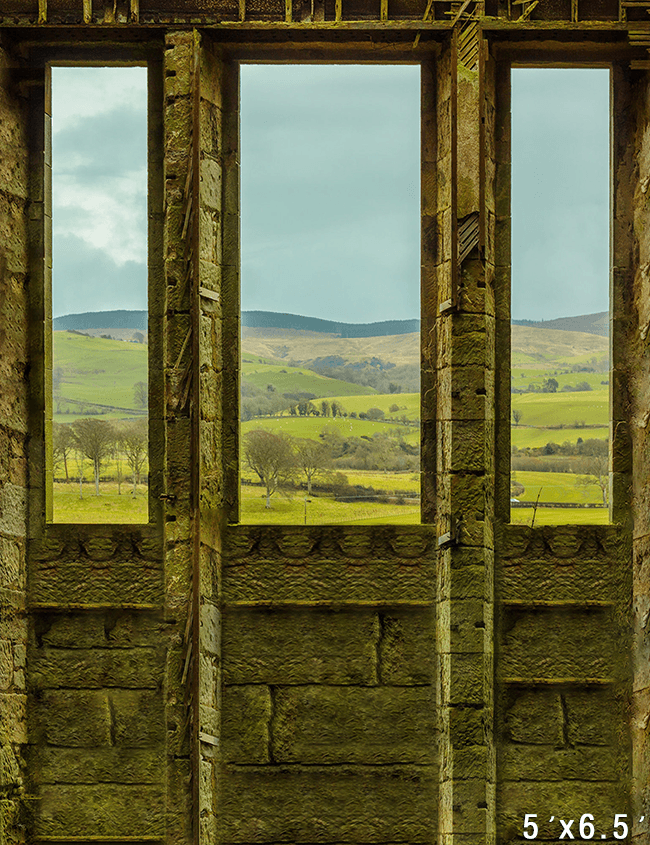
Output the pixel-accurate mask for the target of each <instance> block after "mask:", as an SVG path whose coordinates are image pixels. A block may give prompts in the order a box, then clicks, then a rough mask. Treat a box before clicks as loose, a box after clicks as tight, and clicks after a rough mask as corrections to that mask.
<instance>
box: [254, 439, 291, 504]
mask: <svg viewBox="0 0 650 845" xmlns="http://www.w3.org/2000/svg"><path fill="white" fill-rule="evenodd" d="M243 452H244V461H245V462H246V466H248V467H249V469H251V470H252V471H253V472H254V473H255V474H256V475H257V477H258V478H259V480H260V481H261V482H262V484H263V485H264V486H265V487H266V507H267V508H270V507H271V496H272V495H273V493H275V491H276V490H277V489H278V487H280V485H281V484H283V483H284V482H285V481H286V480H287V479H288V478H289V477H290V476H291V474H292V471H293V468H294V464H295V459H294V454H293V449H292V448H291V440H290V438H289V437H287V436H286V435H285V434H273V433H272V432H270V431H264V430H262V429H257V430H256V431H250V432H249V433H248V434H247V435H246V436H245V437H244V442H243Z"/></svg>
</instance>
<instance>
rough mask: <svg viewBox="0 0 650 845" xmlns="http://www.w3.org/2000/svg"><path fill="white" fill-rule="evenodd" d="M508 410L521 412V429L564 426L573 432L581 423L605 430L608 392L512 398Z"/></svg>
mask: <svg viewBox="0 0 650 845" xmlns="http://www.w3.org/2000/svg"><path fill="white" fill-rule="evenodd" d="M512 408H513V410H514V409H518V410H520V411H521V412H522V414H523V416H522V419H521V422H522V424H523V425H533V426H559V425H565V426H567V427H569V428H574V427H576V426H575V423H576V422H584V423H585V424H586V425H599V426H607V425H608V424H609V389H608V388H607V387H603V388H601V389H600V390H589V391H585V392H584V393H525V394H522V395H514V396H513V397H512ZM583 436H585V435H583ZM587 436H588V435H587ZM558 437H561V433H560V432H558Z"/></svg>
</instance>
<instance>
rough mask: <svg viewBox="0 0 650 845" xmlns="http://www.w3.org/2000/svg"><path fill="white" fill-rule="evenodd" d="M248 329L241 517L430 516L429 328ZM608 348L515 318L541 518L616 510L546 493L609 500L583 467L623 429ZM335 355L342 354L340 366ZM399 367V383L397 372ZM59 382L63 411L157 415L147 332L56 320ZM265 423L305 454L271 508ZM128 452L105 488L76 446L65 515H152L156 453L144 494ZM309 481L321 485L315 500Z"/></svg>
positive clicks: (520, 482)
mask: <svg viewBox="0 0 650 845" xmlns="http://www.w3.org/2000/svg"><path fill="white" fill-rule="evenodd" d="M107 333H110V330H109V331H108V332H107ZM307 334H308V333H307ZM242 343H243V352H242V373H241V375H242V423H241V443H242V454H241V465H240V472H241V478H242V482H243V483H242V485H241V508H240V511H241V521H242V522H245V523H249V524H256V523H282V524H302V523H304V521H305V510H306V517H307V522H308V523H312V524H316V523H319V524H325V523H331V524H352V523H359V524H374V523H377V524H379V523H396V524H402V523H404V524H406V523H417V522H418V521H419V518H420V517H419V493H420V480H419V457H418V453H419V441H420V428H419V417H420V394H419V393H418V392H417V391H416V390H414V388H413V375H412V374H413V371H414V368H416V367H417V364H418V361H419V339H418V336H417V335H404V336H395V337H392V338H391V337H381V338H337V337H333V336H322V337H319V336H318V335H316V334H315V333H312V334H311V335H310V336H307V335H306V336H302V335H301V333H299V332H293V333H291V332H288V333H287V335H286V336H284V335H283V334H282V333H281V332H280V331H278V330H276V331H275V333H268V336H267V335H265V333H264V331H263V330H247V333H245V335H244V339H243V342H242ZM606 355H607V339H606V338H603V337H600V336H597V335H588V334H584V333H581V332H563V331H558V330H544V329H539V328H528V327H519V326H515V327H513V353H512V360H513V369H512V379H511V382H512V388H513V393H512V401H511V406H512V410H513V411H515V412H516V413H517V415H518V421H517V424H515V421H514V419H513V424H512V426H511V443H512V447H513V468H514V467H515V466H519V467H522V466H523V467H526V468H523V469H522V468H519V469H516V471H515V472H513V479H512V480H513V493H512V496H513V498H516V499H519V500H520V501H522V502H527V503H532V502H534V501H535V500H536V499H537V495H538V493H539V507H538V509H537V512H536V515H535V523H536V524H539V525H542V524H564V523H590V522H604V521H605V522H606V521H607V519H608V511H607V509H606V508H603V507H598V508H584V507H583V508H568V507H567V508H550V507H544V505H545V504H546V503H556V504H567V505H568V504H577V505H587V504H598V503H602V492H601V487H600V486H599V485H598V483H597V478H596V477H593V478H591V482H592V483H589V484H585V483H582V481H584V479H585V478H587V477H588V476H587V475H585V473H587V472H591V469H590V468H589V467H590V463H589V462H590V461H592V462H593V461H594V460H595V458H594V457H593V455H595V452H594V447H593V446H592V445H591V444H593V443H594V442H595V441H598V442H599V443H601V444H602V447H599V448H600V452H599V454H601V453H602V450H603V449H605V450H606V446H605V443H606V441H607V439H608V436H609V434H608V431H609V430H608V421H609V384H608V380H609V376H608V372H607V366H606ZM324 356H329V357H324ZM324 360H326V361H332V362H334V363H333V365H332V366H331V367H329V368H328V367H325V366H324V365H323V361H324ZM312 367H313V368H312ZM390 379H394V381H395V383H394V384H393V383H391V384H390V385H389V380H390ZM53 382H54V403H53V405H54V407H53V411H54V420H55V422H57V423H63V424H69V423H72V422H73V421H75V420H78V419H84V418H90V419H97V420H101V421H108V422H111V423H114V424H119V425H122V426H126V427H128V426H129V425H130V424H133V421H135V420H137V419H142V418H143V417H146V407H143V404H142V399H141V397H140V399H139V398H138V394H137V389H136V388H137V384H138V383H144V384H146V383H147V345H146V343H133V342H128V341H126V340H115V339H108V338H101V337H87V336H84V335H81V334H78V333H75V332H64V331H57V332H54V333H53ZM400 382H403V383H400ZM551 383H553V387H552V389H551V390H549V389H548V387H549V384H551ZM388 386H390V391H389V390H388V389H387V388H388ZM563 388H564V389H563ZM569 388H571V389H569ZM576 388H579V389H576ZM368 417H370V418H368ZM260 432H262V434H261V435H260ZM260 437H261V441H260V442H261V443H263V444H265V445H267V446H268V445H269V444H272V445H273V448H274V449H276V450H277V448H278V447H279V448H280V450H281V451H282V449H284V450H285V452H287V454H288V453H289V452H290V453H291V455H292V457H291V458H290V459H289V458H287V455H285V456H284V458H283V460H284V461H285V464H286V462H287V461H289V463H291V462H293V463H292V464H291V466H290V467H288V465H287V466H285V467H284V469H283V470H280V471H279V473H278V475H277V478H276V479H275V482H273V483H271V484H270V488H273V489H270V490H269V495H268V501H269V504H270V507H269V508H267V507H266V504H267V490H266V485H265V484H263V483H261V481H260V475H259V473H258V472H255V471H254V468H253V464H254V463H255V461H254V460H250V459H249V457H250V456H249V457H247V454H246V449H247V448H249V447H248V446H247V445H246V444H250V443H252V439H251V438H253V439H254V438H257V439H258V440H259V439H260ZM265 438H266V439H265ZM552 444H557V446H553V445H552ZM250 448H252V447H250ZM590 449H591V451H590ZM301 450H302V451H301ZM558 450H559V451H558ZM596 451H598V450H596ZM307 453H308V454H307ZM583 453H584V454H583ZM306 455H307V457H306ZM305 462H306V464H305ZM310 462H311V464H314V467H312V470H309V469H308V467H309V466H310V465H311V464H310ZM527 462H528V463H527ZM121 463H122V474H123V477H124V483H123V484H122V493H121V495H120V494H118V487H117V483H116V479H117V474H118V464H117V462H116V454H115V452H114V450H113V452H112V453H110V454H106V455H105V456H104V458H103V462H102V468H101V477H102V478H103V479H104V480H103V481H102V482H101V484H100V495H99V496H95V488H94V479H93V472H92V466H91V463H90V461H89V460H88V459H86V460H85V462H84V483H83V498H80V497H79V484H78V475H79V470H78V463H77V462H76V460H75V454H74V453H72V452H71V453H70V455H69V456H68V474H69V476H70V478H71V479H73V483H70V484H66V483H63V481H62V479H63V478H64V477H65V474H64V471H63V467H62V464H61V461H60V460H59V462H58V464H56V465H55V479H56V481H55V484H54V514H55V516H54V519H55V521H56V522H136V523H137V522H146V521H147V488H146V485H145V483H144V482H145V481H146V475H147V466H146V463H145V465H144V466H143V468H142V475H141V477H142V481H143V483H142V484H141V485H140V486H139V487H138V490H137V495H136V496H135V497H133V496H132V495H131V486H132V485H131V479H132V473H131V472H130V470H129V467H128V466H127V465H126V464H125V461H124V459H123V458H122V461H121ZM529 464H530V466H529ZM316 465H318V466H316ZM258 466H259V465H258ZM305 466H306V467H307V468H305ZM558 467H559V469H558ZM545 470H548V471H545ZM559 470H568V471H559ZM310 472H311V476H310V475H309V473H310ZM581 479H582V481H581ZM309 484H311V485H312V486H313V490H312V492H311V494H310V496H309V498H310V501H309V502H307V503H305V497H306V495H307V492H306V491H307V487H308V485H309ZM532 515H533V509H532V507H521V508H519V507H513V508H512V514H511V519H512V522H515V523H519V522H526V523H528V524H530V521H531V519H532Z"/></svg>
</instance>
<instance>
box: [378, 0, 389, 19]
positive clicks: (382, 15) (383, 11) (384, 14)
mask: <svg viewBox="0 0 650 845" xmlns="http://www.w3.org/2000/svg"><path fill="white" fill-rule="evenodd" d="M379 20H382V21H387V20H388V0H381V4H380V7H379Z"/></svg>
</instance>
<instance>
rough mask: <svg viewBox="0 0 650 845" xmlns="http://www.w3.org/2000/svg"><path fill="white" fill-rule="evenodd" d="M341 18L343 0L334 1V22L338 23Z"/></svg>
mask: <svg viewBox="0 0 650 845" xmlns="http://www.w3.org/2000/svg"><path fill="white" fill-rule="evenodd" d="M342 18H343V0H336V3H335V4H334V20H335V22H336V23H339V21H341V19H342Z"/></svg>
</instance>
